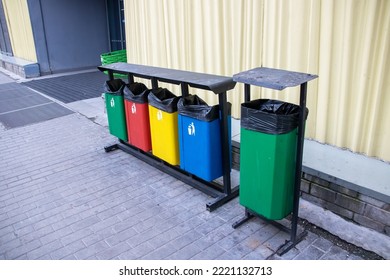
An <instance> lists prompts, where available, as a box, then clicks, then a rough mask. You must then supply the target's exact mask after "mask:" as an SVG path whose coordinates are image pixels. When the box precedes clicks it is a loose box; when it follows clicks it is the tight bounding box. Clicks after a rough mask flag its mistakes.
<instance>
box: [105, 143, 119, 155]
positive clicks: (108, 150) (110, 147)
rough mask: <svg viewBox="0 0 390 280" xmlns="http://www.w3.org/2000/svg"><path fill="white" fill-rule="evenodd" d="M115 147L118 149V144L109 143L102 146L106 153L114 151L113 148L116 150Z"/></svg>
mask: <svg viewBox="0 0 390 280" xmlns="http://www.w3.org/2000/svg"><path fill="white" fill-rule="evenodd" d="M117 149H119V147H118V144H114V145H110V146H106V147H104V151H105V152H106V153H109V152H112V151H115V150H117Z"/></svg>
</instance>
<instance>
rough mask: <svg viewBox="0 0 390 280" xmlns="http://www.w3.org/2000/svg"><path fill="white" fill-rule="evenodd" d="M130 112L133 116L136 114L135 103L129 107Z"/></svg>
mask: <svg viewBox="0 0 390 280" xmlns="http://www.w3.org/2000/svg"><path fill="white" fill-rule="evenodd" d="M131 112H132V113H133V114H135V113H137V107H136V106H135V103H133V105H131Z"/></svg>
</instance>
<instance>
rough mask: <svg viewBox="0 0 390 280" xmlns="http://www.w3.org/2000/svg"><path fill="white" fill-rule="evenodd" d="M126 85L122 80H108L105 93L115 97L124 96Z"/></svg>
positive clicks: (105, 84)
mask: <svg viewBox="0 0 390 280" xmlns="http://www.w3.org/2000/svg"><path fill="white" fill-rule="evenodd" d="M125 85H126V83H125V82H124V81H123V80H121V79H113V80H108V81H106V82H105V83H104V91H105V92H108V93H110V94H113V95H123V88H124V87H125Z"/></svg>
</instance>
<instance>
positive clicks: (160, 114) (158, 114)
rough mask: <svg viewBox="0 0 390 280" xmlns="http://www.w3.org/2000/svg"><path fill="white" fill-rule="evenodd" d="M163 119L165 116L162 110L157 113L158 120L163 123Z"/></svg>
mask: <svg viewBox="0 0 390 280" xmlns="http://www.w3.org/2000/svg"><path fill="white" fill-rule="evenodd" d="M162 119H163V114H162V112H161V110H158V111H157V120H159V121H161V120H162Z"/></svg>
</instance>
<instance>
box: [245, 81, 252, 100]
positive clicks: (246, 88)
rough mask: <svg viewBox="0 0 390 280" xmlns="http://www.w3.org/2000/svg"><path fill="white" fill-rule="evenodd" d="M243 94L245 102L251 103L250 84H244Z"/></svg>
mask: <svg viewBox="0 0 390 280" xmlns="http://www.w3.org/2000/svg"><path fill="white" fill-rule="evenodd" d="M244 85H245V88H244V90H245V91H244V94H245V102H249V101H251V85H250V84H244Z"/></svg>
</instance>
